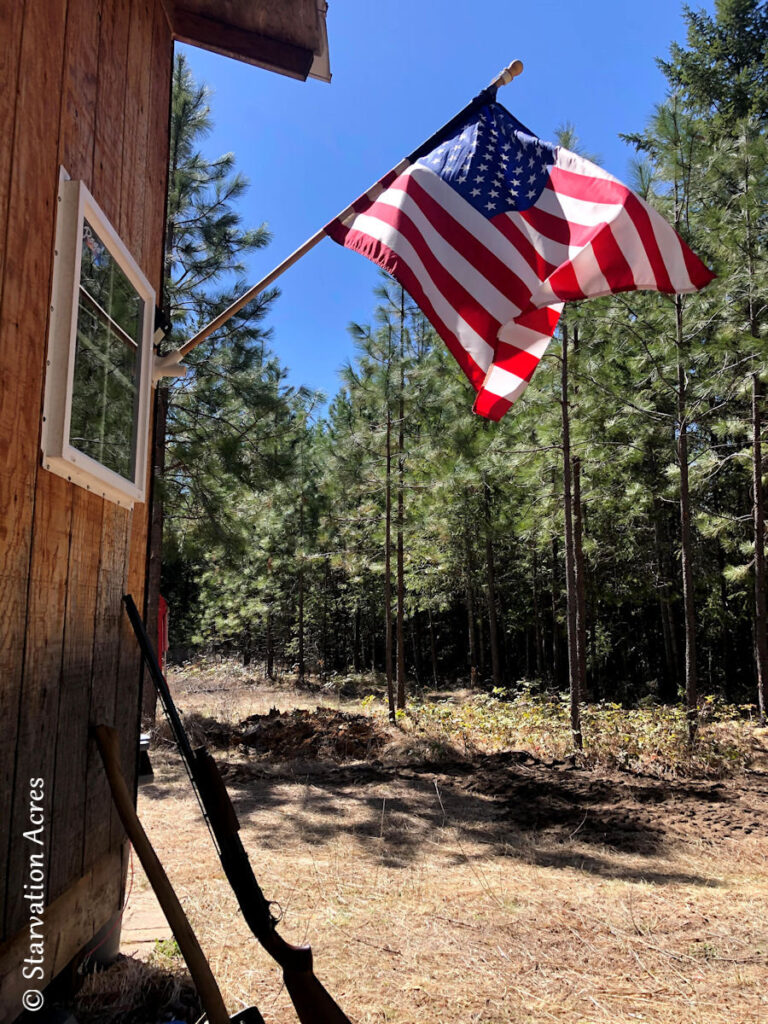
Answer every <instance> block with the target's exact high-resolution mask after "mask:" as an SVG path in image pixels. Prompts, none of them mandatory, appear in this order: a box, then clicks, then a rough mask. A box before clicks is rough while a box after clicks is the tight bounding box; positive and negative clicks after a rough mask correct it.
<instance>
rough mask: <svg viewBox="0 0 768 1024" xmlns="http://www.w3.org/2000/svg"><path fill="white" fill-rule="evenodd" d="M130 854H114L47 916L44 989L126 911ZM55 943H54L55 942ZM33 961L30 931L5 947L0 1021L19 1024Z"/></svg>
mask: <svg viewBox="0 0 768 1024" xmlns="http://www.w3.org/2000/svg"><path fill="white" fill-rule="evenodd" d="M123 861H124V852H123V849H122V848H119V849H117V850H112V851H110V852H109V853H108V854H106V855H105V856H104V857H102V858H101V860H100V861H99V862H98V863H97V864H94V865H93V867H92V868H91V869H90V870H89V871H87V872H86V873H85V874H84V875H83V877H82V878H81V879H79V881H78V882H77V883H76V884H75V885H73V886H72V887H71V888H70V889H68V890H67V891H66V892H65V893H63V894H62V895H61V896H60V897H59V898H58V899H57V900H56V901H55V902H54V903H52V904H51V905H50V906H49V907H46V910H45V933H46V936H48V941H47V942H46V943H45V963H44V965H43V970H44V971H45V977H44V979H43V980H42V981H40V982H33V984H35V985H37V986H38V987H39V988H40V989H43V988H45V986H46V985H47V984H48V982H49V981H51V979H52V978H54V977H55V976H56V975H57V974H58V973H59V972H60V971H62V970H63V969H64V968H65V967H66V966H67V964H68V963H69V962H70V960H71V959H72V958H73V957H74V956H76V955H77V953H79V952H80V950H81V949H82V948H83V946H84V945H85V943H87V942H89V941H90V940H91V938H93V936H94V935H95V934H96V932H97V931H98V930H99V929H100V928H102V927H103V926H104V925H105V924H106V923H107V921H108V920H109V919H110V917H111V916H112V915H113V914H114V913H115V912H116V911H117V910H118V909H119V908H120V903H121V899H122V888H123V886H122V879H123V874H124V873H123ZM54 936H55V937H56V938H55V941H54V938H53V937H54ZM27 956H29V931H28V930H25V931H22V932H20V933H19V934H18V935H17V936H16V937H15V938H13V939H11V940H10V941H9V942H7V943H5V945H3V946H0V1020H4V1021H10V1020H14V1019H15V1018H16V1016H17V1015H18V1013H19V1010H20V1008H21V997H22V995H23V994H24V991H25V989H28V988H29V987H30V982H29V981H27V980H25V978H24V975H23V974H22V972H21V968H22V966H23V964H24V958H25V957H27Z"/></svg>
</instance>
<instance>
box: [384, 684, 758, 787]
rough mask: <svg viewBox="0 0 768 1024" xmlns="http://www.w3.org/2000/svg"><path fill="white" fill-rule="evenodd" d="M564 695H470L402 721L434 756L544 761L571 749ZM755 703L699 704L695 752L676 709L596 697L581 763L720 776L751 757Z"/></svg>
mask: <svg viewBox="0 0 768 1024" xmlns="http://www.w3.org/2000/svg"><path fill="white" fill-rule="evenodd" d="M569 710H570V697H569V695H568V694H559V695H558V694H534V693H532V692H531V690H530V689H529V688H527V687H524V688H523V690H522V691H521V692H520V693H518V694H517V695H514V696H512V695H509V694H508V693H506V692H501V693H490V694H475V695H471V696H469V697H466V698H464V699H462V700H460V701H459V700H456V699H452V698H447V699H441V700H429V699H425V700H421V701H414V702H413V703H410V704H409V705H408V707H407V709H406V711H405V713H404V715H403V716H402V718H401V719H400V721H401V724H402V725H403V727H404V728H405V729H406V730H407V731H408V732H410V733H412V734H414V736H415V737H417V738H418V739H420V740H423V739H425V738H426V739H427V740H428V742H429V743H430V745H431V746H432V748H433V749H434V751H435V754H436V755H440V754H442V755H443V756H444V755H445V754H446V752H447V751H448V750H449V749H451V748H453V749H458V750H461V751H467V752H472V751H483V752H491V753H492V752H497V751H502V750H510V749H511V750H525V751H528V752H530V753H532V754H533V755H534V756H535V757H537V758H539V759H542V760H552V759H554V760H562V759H563V758H565V757H567V756H569V755H570V754H571V750H572V744H571V733H570V718H569ZM754 712H755V708H754V707H753V706H750V705H748V706H742V707H737V706H735V705H729V704H725V703H723V702H721V701H719V700H717V699H715V698H710V699H707V700H706V701H705V702H704V705H703V707H702V709H701V714H700V731H699V737H698V741H697V743H696V746H695V748H694V750H693V751H691V750H690V748H689V746H688V742H687V732H686V717H685V712H684V710H683V709H682V708H680V707H670V706H665V705H658V704H657V705H647V706H644V707H640V708H636V709H631V710H627V709H626V708H623V707H621V705H619V704H613V703H610V702H608V701H600V702H599V703H595V704H588V705H585V706H584V708H583V709H582V727H583V729H584V742H585V752H584V754H583V755H582V756H581V757H580V761H581V763H583V764H585V765H602V766H605V767H609V768H625V769H628V770H632V771H641V772H648V773H650V774H653V775H659V776H677V775H683V776H720V775H728V774H730V773H732V772H734V771H735V770H738V769H742V768H744V767H746V766H747V765H749V764H750V763H751V762H752V760H753V758H754V756H755V751H754V740H753V734H754V727H755V721H754Z"/></svg>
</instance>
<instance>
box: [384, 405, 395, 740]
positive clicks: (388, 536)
mask: <svg viewBox="0 0 768 1024" xmlns="http://www.w3.org/2000/svg"><path fill="white" fill-rule="evenodd" d="M384 616H385V655H384V656H385V664H386V672H387V698H388V700H389V720H390V722H394V721H395V717H396V716H395V687H394V680H393V677H392V414H391V413H390V411H389V406H387V455H386V486H385V511H384Z"/></svg>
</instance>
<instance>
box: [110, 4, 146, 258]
mask: <svg viewBox="0 0 768 1024" xmlns="http://www.w3.org/2000/svg"><path fill="white" fill-rule="evenodd" d="M153 6H155V5H154V4H152V3H151V0H134V2H133V4H132V6H131V18H130V24H129V28H128V66H127V69H126V81H125V121H124V125H125V128H124V131H123V149H122V162H123V187H122V195H121V198H120V214H119V218H118V221H117V225H118V230H119V232H120V237H121V238H122V239H123V241H124V242H125V244H126V246H127V247H128V249H129V251H130V252H131V253H132V254H133V256H134V258H135V259H136V261H137V262H138V263H139V264H141V265H142V266H143V259H144V252H143V246H144V200H145V196H146V193H147V180H146V174H145V170H144V168H145V166H146V159H147V150H148V148H149V146H150V142H149V90H150V85H151V83H152V67H151V61H150V60H148V59H147V54H150V53H151V52H152V37H153V34H154V17H153V13H152V8H153Z"/></svg>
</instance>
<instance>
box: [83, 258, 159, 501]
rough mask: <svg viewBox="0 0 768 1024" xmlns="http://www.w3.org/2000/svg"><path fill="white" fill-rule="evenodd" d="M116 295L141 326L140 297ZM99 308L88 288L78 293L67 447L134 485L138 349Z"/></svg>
mask: <svg viewBox="0 0 768 1024" xmlns="http://www.w3.org/2000/svg"><path fill="white" fill-rule="evenodd" d="M115 270H117V271H118V273H120V271H119V270H118V268H115ZM120 276H121V277H122V278H123V280H124V281H125V280H126V279H125V277H124V275H122V274H121V275H120ZM129 287H131V286H130V285H129ZM131 290H132V291H133V289H131ZM121 295H122V297H123V298H124V299H128V298H130V302H131V303H132V305H133V307H134V309H135V316H136V318H137V321H138V323H139V324H141V322H142V318H143V315H144V302H143V300H142V299H141V297H140V296H139V295H137V294H136V292H135V291H133V294H132V296H130V297H129V296H127V294H126V293H124V292H123V293H121ZM121 301H122V299H121ZM99 305H100V304H99ZM99 305H96V304H95V303H94V302H93V299H92V298H91V296H90V290H88V291H86V290H85V289H83V288H81V289H80V301H79V306H78V316H77V345H76V349H75V371H74V381H73V386H72V413H71V419H70V431H69V443H70V444H71V445H72V446H73V447H74V448H77V449H78V450H79V451H81V452H83V454H85V455H88V456H90V458H92V459H95V460H96V461H97V462H100V463H101V464H102V465H103V466H106V467H107V468H108V469H111V470H113V472H115V473H119V474H120V476H122V477H124V478H125V479H127V480H131V481H133V482H134V483H135V480H134V464H135V452H136V420H137V415H138V399H139V389H138V374H139V369H140V350H139V347H138V346H137V345H135V344H134V343H133V342H132V341H131V340H130V339H129V338H126V336H125V334H123V332H122V331H121V330H120V329H119V327H116V326H115V324H113V323H112V322H111V319H110V317H109V316H107V315H105V313H104V311H103V310H102V309H100V308H99ZM123 308H125V307H123Z"/></svg>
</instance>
